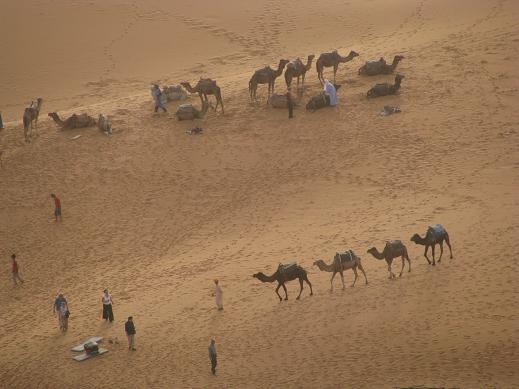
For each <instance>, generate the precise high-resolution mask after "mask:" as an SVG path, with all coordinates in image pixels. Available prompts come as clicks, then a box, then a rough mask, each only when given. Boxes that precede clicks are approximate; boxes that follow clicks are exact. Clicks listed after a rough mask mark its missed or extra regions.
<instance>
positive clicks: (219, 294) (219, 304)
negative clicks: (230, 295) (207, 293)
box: [214, 280, 223, 311]
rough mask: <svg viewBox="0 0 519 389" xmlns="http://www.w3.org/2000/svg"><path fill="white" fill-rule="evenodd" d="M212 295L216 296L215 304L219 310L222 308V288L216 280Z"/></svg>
mask: <svg viewBox="0 0 519 389" xmlns="http://www.w3.org/2000/svg"><path fill="white" fill-rule="evenodd" d="M214 285H215V287H214V296H215V298H216V306H217V307H218V310H219V311H221V310H222V309H223V290H222V287H221V286H220V285H218V280H214Z"/></svg>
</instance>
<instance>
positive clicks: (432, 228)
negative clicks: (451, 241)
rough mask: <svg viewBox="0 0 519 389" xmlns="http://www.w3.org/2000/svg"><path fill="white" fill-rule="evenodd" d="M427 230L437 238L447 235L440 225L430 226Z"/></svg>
mask: <svg viewBox="0 0 519 389" xmlns="http://www.w3.org/2000/svg"><path fill="white" fill-rule="evenodd" d="M427 230H428V232H431V233H432V234H433V235H434V236H437V237H440V236H443V235H445V234H446V233H447V231H445V228H443V226H442V225H441V224H433V225H432V226H429V228H428V229H427Z"/></svg>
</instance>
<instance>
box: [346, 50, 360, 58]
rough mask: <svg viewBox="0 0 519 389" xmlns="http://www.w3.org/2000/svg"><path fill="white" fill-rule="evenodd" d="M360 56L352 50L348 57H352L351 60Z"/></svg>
mask: <svg viewBox="0 0 519 389" xmlns="http://www.w3.org/2000/svg"><path fill="white" fill-rule="evenodd" d="M358 56H359V53H357V52H355V51H353V50H351V51H350V53H349V54H348V57H351V58H355V57H358Z"/></svg>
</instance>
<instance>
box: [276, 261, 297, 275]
mask: <svg viewBox="0 0 519 389" xmlns="http://www.w3.org/2000/svg"><path fill="white" fill-rule="evenodd" d="M296 266H297V262H289V263H280V264H279V266H278V270H279V272H280V273H286V272H288V271H290V270H293V268H295V267H296Z"/></svg>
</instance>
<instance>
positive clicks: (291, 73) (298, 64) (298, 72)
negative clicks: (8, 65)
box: [285, 54, 315, 88]
mask: <svg viewBox="0 0 519 389" xmlns="http://www.w3.org/2000/svg"><path fill="white" fill-rule="evenodd" d="M314 58H315V55H313V54H312V55H309V56H308V60H307V61H306V65H305V64H303V61H301V59H299V58H296V59H295V60H293V61H292V62H290V63H289V64H287V70H285V82H286V83H287V87H288V88H290V84H291V83H292V78H294V77H297V86H298V87H299V78H301V86H303V85H304V84H305V75H306V72H307V71H309V70H310V68H311V67H312V61H313V60H314Z"/></svg>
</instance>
